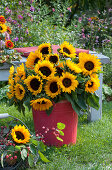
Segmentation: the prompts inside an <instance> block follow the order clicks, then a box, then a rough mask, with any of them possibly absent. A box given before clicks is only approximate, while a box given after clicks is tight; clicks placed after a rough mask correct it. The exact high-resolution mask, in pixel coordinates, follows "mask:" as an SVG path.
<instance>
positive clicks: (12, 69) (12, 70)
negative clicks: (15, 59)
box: [8, 66, 14, 79]
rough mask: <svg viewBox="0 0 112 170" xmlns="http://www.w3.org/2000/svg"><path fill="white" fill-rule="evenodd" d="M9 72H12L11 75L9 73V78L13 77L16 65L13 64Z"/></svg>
mask: <svg viewBox="0 0 112 170" xmlns="http://www.w3.org/2000/svg"><path fill="white" fill-rule="evenodd" d="M9 73H10V75H9V77H8V78H9V79H11V78H13V74H14V66H11V67H10V70H9Z"/></svg>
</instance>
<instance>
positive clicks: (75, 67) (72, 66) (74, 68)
mask: <svg viewBox="0 0 112 170" xmlns="http://www.w3.org/2000/svg"><path fill="white" fill-rule="evenodd" d="M66 65H67V67H68V68H69V69H70V70H71V71H74V72H75V73H81V72H82V70H81V69H80V67H79V66H78V64H75V63H74V62H72V61H70V60H67V61H66Z"/></svg>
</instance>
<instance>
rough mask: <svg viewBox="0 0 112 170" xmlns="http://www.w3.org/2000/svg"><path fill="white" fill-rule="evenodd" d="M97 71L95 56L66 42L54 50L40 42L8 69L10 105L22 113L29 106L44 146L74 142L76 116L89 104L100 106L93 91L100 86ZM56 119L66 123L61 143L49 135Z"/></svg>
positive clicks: (86, 108) (99, 65)
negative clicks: (33, 49) (21, 61)
mask: <svg viewBox="0 0 112 170" xmlns="http://www.w3.org/2000/svg"><path fill="white" fill-rule="evenodd" d="M100 70H101V62H100V60H99V59H98V58H97V56H94V55H91V54H87V53H79V55H78V56H77V55H76V50H75V48H74V47H73V45H71V44H69V43H68V42H66V41H65V42H63V43H62V44H61V45H60V46H59V49H58V50H57V53H53V52H52V45H51V44H50V43H43V44H41V45H39V46H38V49H37V50H36V51H35V52H31V53H30V54H29V56H28V58H27V60H26V63H25V65H24V64H21V65H20V66H19V67H17V68H16V69H15V68H14V67H13V66H12V67H11V68H10V76H9V92H8V97H9V99H10V105H12V104H14V105H15V106H17V107H18V109H19V111H20V112H21V111H22V112H23V113H25V106H27V107H28V108H29V110H30V109H31V108H32V111H33V119H34V126H35V131H36V133H37V134H40V133H41V134H43V135H44V137H45V143H46V144H47V145H62V144H70V143H76V136H77V123H78V115H80V114H81V111H83V112H86V113H87V112H88V107H94V108H95V109H98V108H99V97H98V96H97V95H96V93H95V91H96V90H97V89H98V87H99V86H100V82H99V78H98V74H99V72H100ZM93 103H94V105H93ZM57 122H62V123H64V124H65V129H64V136H62V139H63V142H62V143H59V142H60V141H57V140H56V139H55V138H53V137H52V134H53V133H54V132H53V128H55V126H56V124H57ZM45 129H46V130H45Z"/></svg>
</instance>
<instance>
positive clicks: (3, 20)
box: [0, 15, 6, 24]
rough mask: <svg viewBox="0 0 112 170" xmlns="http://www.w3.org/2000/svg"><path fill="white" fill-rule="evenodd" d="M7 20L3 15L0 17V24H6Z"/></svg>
mask: <svg viewBox="0 0 112 170" xmlns="http://www.w3.org/2000/svg"><path fill="white" fill-rule="evenodd" d="M5 22H6V19H5V18H4V16H3V15H0V24H5Z"/></svg>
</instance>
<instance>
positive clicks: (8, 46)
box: [5, 40, 14, 49]
mask: <svg viewBox="0 0 112 170" xmlns="http://www.w3.org/2000/svg"><path fill="white" fill-rule="evenodd" d="M5 45H6V48H10V49H12V48H13V47H14V44H13V42H12V41H11V40H6V42H5Z"/></svg>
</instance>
